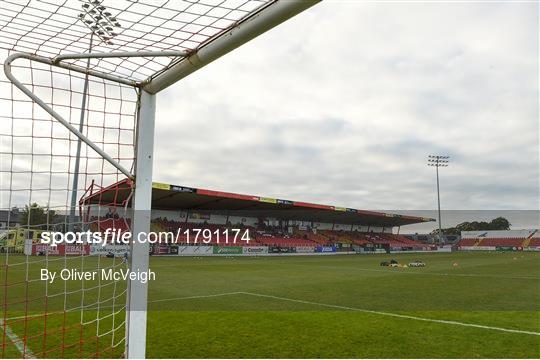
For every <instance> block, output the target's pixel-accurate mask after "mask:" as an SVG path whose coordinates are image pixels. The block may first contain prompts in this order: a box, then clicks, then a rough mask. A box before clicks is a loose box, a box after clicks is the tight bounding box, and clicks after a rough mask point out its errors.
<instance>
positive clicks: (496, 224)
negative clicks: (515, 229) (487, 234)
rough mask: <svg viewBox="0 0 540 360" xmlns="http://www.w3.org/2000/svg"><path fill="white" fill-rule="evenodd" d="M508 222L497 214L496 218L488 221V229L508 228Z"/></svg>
mask: <svg viewBox="0 0 540 360" xmlns="http://www.w3.org/2000/svg"><path fill="white" fill-rule="evenodd" d="M510 225H512V224H510V222H509V221H508V220H506V219H505V218H503V217H502V216H499V217H498V218H495V219H493V220H491V222H490V227H491V229H490V230H510Z"/></svg>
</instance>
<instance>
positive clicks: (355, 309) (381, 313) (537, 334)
mask: <svg viewBox="0 0 540 360" xmlns="http://www.w3.org/2000/svg"><path fill="white" fill-rule="evenodd" d="M241 293H242V294H245V295H251V296H257V297H263V298H269V299H276V300H282V301H290V302H295V303H300V304H308V305H317V306H322V307H327V308H333V309H340V310H349V311H356V312H363V313H368V314H375V315H382V316H390V317H395V318H400V319H409V320H417V321H426V322H433V323H439V324H446V325H456V326H464V327H471V328H477V329H484V330H494V331H502V332H507V333H516V334H526V335H534V336H540V332H535V331H527V330H516V329H507V328H502V327H497V326H488V325H480V324H472V323H464V322H460V321H454V320H442V319H432V318H424V317H419V316H412V315H403V314H396V313H390V312H385V311H376V310H368V309H360V308H354V307H350V306H341V305H332V304H324V303H319V302H315V301H307V300H300V299H291V298H285V297H281V296H274V295H266V294H257V293H251V292H241Z"/></svg>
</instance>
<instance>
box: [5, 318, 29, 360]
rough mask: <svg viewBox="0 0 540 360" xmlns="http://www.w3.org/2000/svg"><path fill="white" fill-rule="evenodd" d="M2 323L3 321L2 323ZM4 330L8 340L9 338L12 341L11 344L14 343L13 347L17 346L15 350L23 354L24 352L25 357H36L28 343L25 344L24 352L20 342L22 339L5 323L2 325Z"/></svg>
mask: <svg viewBox="0 0 540 360" xmlns="http://www.w3.org/2000/svg"><path fill="white" fill-rule="evenodd" d="M2 324H3V323H2ZM4 329H5V330H4V331H5V332H6V335H7V337H8V338H9V340H11V342H12V343H13V345H15V347H16V348H17V350H19V352H20V353H21V355H23V356H24V355H25V354H26V358H27V359H35V358H36V355H34V353H33V352H32V350H30V348H29V347H28V344H26V352H25V350H24V345H23V343H22V340H21V339H20V338H19V337H18V336H17V334H15V333H14V332H13V331H12V330H11V328H10V327H9V325H6V326H4Z"/></svg>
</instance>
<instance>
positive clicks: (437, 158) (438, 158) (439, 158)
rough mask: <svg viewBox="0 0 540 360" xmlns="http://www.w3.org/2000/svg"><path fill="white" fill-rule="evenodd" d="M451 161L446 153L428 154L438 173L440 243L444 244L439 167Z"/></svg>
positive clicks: (429, 162)
mask: <svg viewBox="0 0 540 360" xmlns="http://www.w3.org/2000/svg"><path fill="white" fill-rule="evenodd" d="M449 162H450V156H446V155H429V156H428V166H434V167H435V172H436V173H437V207H438V212H439V243H440V244H443V243H444V239H443V233H442V225H441V194H440V191H439V168H440V167H447V166H448V163H449Z"/></svg>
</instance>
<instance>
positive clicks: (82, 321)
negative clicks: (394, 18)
mask: <svg viewBox="0 0 540 360" xmlns="http://www.w3.org/2000/svg"><path fill="white" fill-rule="evenodd" d="M314 3H315V2H314V1H301V0H298V1H296V0H290V1H276V0H201V1H195V0H175V1H167V0H158V1H132V0H115V1H112V0H111V1H107V0H64V1H47V0H31V1H25V2H20V1H15V0H13V1H11V0H0V8H1V9H2V11H1V12H0V64H1V65H3V66H4V65H5V68H4V71H0V307H1V309H2V311H1V313H0V332H1V337H2V338H1V340H0V341H1V343H2V346H1V356H2V357H3V358H19V357H23V358H32V357H53V358H60V357H77V358H83V357H122V356H135V357H143V356H144V346H145V341H144V335H145V326H146V324H145V319H146V315H144V316H142V317H141V316H137V317H132V315H131V313H134V312H145V306H144V304H145V301H146V291H147V287H146V285H145V284H135V283H130V282H129V281H115V280H114V279H111V278H107V279H104V278H103V276H100V274H103V271H105V272H107V271H109V270H119V269H127V268H129V267H134V266H135V265H137V266H140V267H142V268H144V266H147V264H148V251H147V250H145V248H138V247H137V246H138V245H137V244H135V245H132V246H131V247H130V248H129V249H126V248H125V247H121V246H116V245H111V246H109V247H100V246H93V245H88V244H83V245H81V244H69V243H67V242H66V243H61V244H58V245H57V246H51V245H48V244H43V243H42V241H41V239H42V237H43V234H44V233H50V232H56V233H57V234H60V235H66V234H68V233H71V234H80V233H83V232H85V231H87V230H91V231H100V232H103V231H104V230H105V229H111V228H115V229H121V230H122V231H133V232H134V235H135V233H137V232H138V231H141V230H144V229H148V228H149V226H150V224H149V216H145V215H137V213H136V211H139V212H140V211H146V212H149V210H150V206H151V205H150V195H149V194H150V191H151V181H152V179H151V174H152V173H151V170H152V169H151V168H152V163H151V158H152V156H151V155H152V148H153V143H152V138H153V121H154V119H153V116H154V115H153V111H154V106H155V100H154V95H153V94H155V93H157V92H159V91H160V90H162V89H163V88H165V87H167V86H169V85H171V84H173V83H174V82H176V81H178V80H180V79H181V78H183V77H185V76H187V75H188V74H189V73H191V72H193V71H196V70H197V69H198V68H200V67H202V66H204V65H205V64H207V63H209V62H211V61H213V60H214V59H216V58H218V57H219V56H221V55H223V54H225V53H227V52H228V51H230V50H232V49H234V48H235V47H238V46H240V45H241V44H243V43H244V42H246V41H249V40H250V39H251V38H253V37H255V36H257V35H259V34H260V33H262V32H264V31H266V30H268V29H270V28H272V27H273V26H275V25H277V24H279V23H281V22H283V21H285V20H286V19H288V18H289V17H292V16H294V15H295V14H297V13H299V12H301V11H303V10H304V9H306V8H308V7H310V6H312V5H313V4H314ZM71 54H75V56H69V55H71ZM77 54H79V55H80V54H87V55H88V54H91V55H88V56H79V55H77ZM65 55H68V56H67V57H66V58H62V56H65ZM58 56H60V58H59V57H58ZM148 158H150V162H148V160H147V159H148ZM145 159H146V160H145ZM111 184H123V185H116V186H124V187H123V188H121V189H120V188H118V189H110V186H111ZM106 188H109V189H108V191H107V193H108V194H110V193H111V190H112V193H114V191H115V190H118V191H124V192H125V191H128V192H130V194H131V195H130V196H127V197H122V198H127V200H125V201H121V202H120V201H117V200H116V198H115V197H114V196H112V197H110V196H109V197H108V198H107V199H106V200H105V199H103V200H98V201H93V202H92V204H87V203H85V201H84V199H85V198H87V197H88V196H91V195H92V196H93V198H94V200H95V194H96V193H97V194H99V193H100V192H101V191H102V190H103V189H106ZM60 235H59V236H60ZM72 269H75V270H76V271H77V272H81V273H82V272H88V273H96V274H97V276H95V277H93V278H76V277H75V278H74V277H73V276H74V274H73V273H70V271H71V270H72ZM137 301H139V303H138V305H137V306H134V303H136V302H137ZM130 324H131V327H130ZM130 329H131V330H130ZM133 329H137V331H134V330H133ZM136 346H137V349H136V351H131V350H130V347H136Z"/></svg>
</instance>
